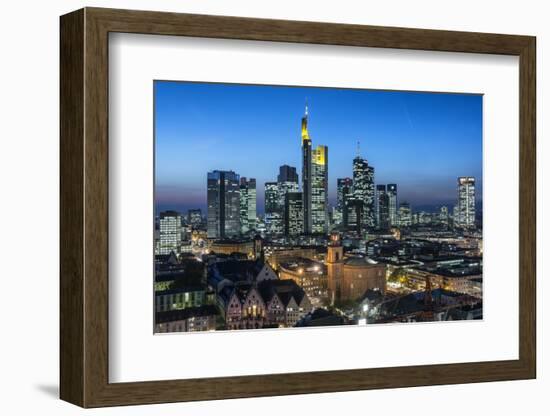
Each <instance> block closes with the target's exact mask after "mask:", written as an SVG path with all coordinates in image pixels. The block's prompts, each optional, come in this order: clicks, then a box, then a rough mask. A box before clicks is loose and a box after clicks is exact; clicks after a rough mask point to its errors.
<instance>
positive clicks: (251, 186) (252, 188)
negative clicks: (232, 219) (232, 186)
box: [239, 177, 256, 234]
mask: <svg viewBox="0 0 550 416" xmlns="http://www.w3.org/2000/svg"><path fill="white" fill-rule="evenodd" d="M239 195H240V197H239V198H240V203H239V205H240V223H241V233H243V234H245V233H247V232H249V231H253V230H255V229H256V179H254V178H250V179H249V180H247V179H246V178H245V177H242V178H241V182H240V185H239Z"/></svg>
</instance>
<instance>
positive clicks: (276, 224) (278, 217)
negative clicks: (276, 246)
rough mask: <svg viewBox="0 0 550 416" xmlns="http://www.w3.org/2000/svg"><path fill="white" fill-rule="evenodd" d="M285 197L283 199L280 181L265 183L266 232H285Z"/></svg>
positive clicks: (277, 233) (276, 233) (279, 233)
mask: <svg viewBox="0 0 550 416" xmlns="http://www.w3.org/2000/svg"><path fill="white" fill-rule="evenodd" d="M283 211H284V199H283V200H282V201H281V190H280V189H279V183H278V182H266V183H265V225H266V232H267V233H268V234H271V235H281V234H283V232H284V223H283V215H284V212H283Z"/></svg>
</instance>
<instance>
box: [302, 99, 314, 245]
mask: <svg viewBox="0 0 550 416" xmlns="http://www.w3.org/2000/svg"><path fill="white" fill-rule="evenodd" d="M307 122H308V111H307V105H306V110H305V113H304V116H303V117H302V194H303V195H302V205H303V209H304V214H303V223H304V232H305V233H306V234H311V186H312V172H311V170H312V166H311V165H312V163H311V159H312V148H311V139H310V138H309V132H308V128H307Z"/></svg>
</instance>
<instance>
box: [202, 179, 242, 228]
mask: <svg viewBox="0 0 550 416" xmlns="http://www.w3.org/2000/svg"><path fill="white" fill-rule="evenodd" d="M207 203H208V217H207V230H208V231H207V232H208V238H226V237H234V236H237V235H239V234H240V232H241V224H240V185H239V175H238V174H236V173H235V172H233V171H220V170H215V171H213V172H208V177H207Z"/></svg>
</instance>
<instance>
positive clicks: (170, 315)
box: [155, 305, 218, 324]
mask: <svg viewBox="0 0 550 416" xmlns="http://www.w3.org/2000/svg"><path fill="white" fill-rule="evenodd" d="M214 315H218V309H217V308H216V307H215V306H214V305H203V306H198V307H194V308H185V309H178V310H172V311H164V312H156V314H155V323H156V324H162V323H166V322H173V321H181V320H183V319H188V318H195V317H201V316H214Z"/></svg>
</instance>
